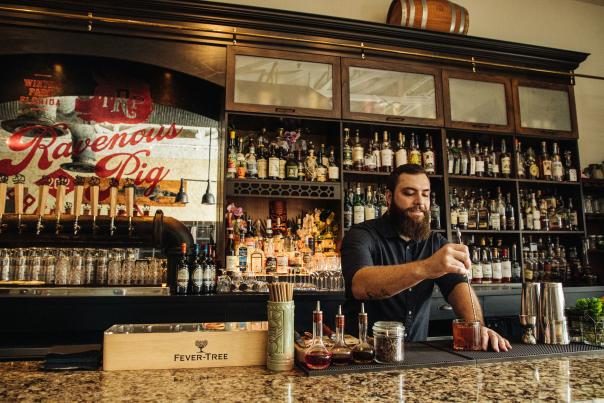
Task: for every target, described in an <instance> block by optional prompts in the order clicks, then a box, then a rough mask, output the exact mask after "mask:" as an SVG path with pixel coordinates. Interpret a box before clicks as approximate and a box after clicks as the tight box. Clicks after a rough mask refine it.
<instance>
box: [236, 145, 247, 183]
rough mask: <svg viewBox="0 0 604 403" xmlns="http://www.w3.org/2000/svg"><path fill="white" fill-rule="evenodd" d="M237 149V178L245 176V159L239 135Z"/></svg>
mask: <svg viewBox="0 0 604 403" xmlns="http://www.w3.org/2000/svg"><path fill="white" fill-rule="evenodd" d="M238 143H239V151H238V152H237V178H238V179H245V178H246V176H247V161H246V159H245V154H244V153H243V138H241V137H239V141H238Z"/></svg>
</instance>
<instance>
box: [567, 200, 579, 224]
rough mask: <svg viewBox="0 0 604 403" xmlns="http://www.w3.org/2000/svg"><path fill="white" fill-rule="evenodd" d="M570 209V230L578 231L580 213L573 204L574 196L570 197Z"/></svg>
mask: <svg viewBox="0 0 604 403" xmlns="http://www.w3.org/2000/svg"><path fill="white" fill-rule="evenodd" d="M568 210H569V217H570V220H569V221H570V230H571V231H578V230H579V215H578V214H577V210H576V209H575V207H574V206H573V199H572V197H569V198H568Z"/></svg>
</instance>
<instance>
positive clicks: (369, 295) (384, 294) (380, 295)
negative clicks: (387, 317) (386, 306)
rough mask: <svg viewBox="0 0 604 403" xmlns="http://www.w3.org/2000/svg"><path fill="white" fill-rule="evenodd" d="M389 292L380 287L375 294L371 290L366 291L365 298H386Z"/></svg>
mask: <svg viewBox="0 0 604 403" xmlns="http://www.w3.org/2000/svg"><path fill="white" fill-rule="evenodd" d="M389 296H390V294H389V293H388V291H387V290H386V289H385V288H381V289H380V291H379V292H378V293H376V294H374V293H372V292H367V299H383V298H388V297H389Z"/></svg>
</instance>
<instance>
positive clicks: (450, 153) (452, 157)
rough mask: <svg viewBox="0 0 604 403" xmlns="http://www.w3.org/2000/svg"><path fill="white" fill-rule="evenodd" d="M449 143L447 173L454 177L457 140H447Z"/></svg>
mask: <svg viewBox="0 0 604 403" xmlns="http://www.w3.org/2000/svg"><path fill="white" fill-rule="evenodd" d="M445 141H446V143H447V173H448V174H449V175H453V172H454V171H455V153H454V151H453V150H454V149H455V140H454V139H446V140H445Z"/></svg>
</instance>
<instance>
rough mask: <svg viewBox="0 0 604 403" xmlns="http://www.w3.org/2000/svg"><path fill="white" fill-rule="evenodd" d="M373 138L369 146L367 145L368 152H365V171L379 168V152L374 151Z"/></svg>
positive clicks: (373, 170)
mask: <svg viewBox="0 0 604 403" xmlns="http://www.w3.org/2000/svg"><path fill="white" fill-rule="evenodd" d="M373 150H374V147H373V140H370V141H369V147H367V152H366V153H365V157H364V158H363V171H368V172H375V171H376V170H377V158H376V157H377V156H378V155H379V154H378V153H374V152H373Z"/></svg>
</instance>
